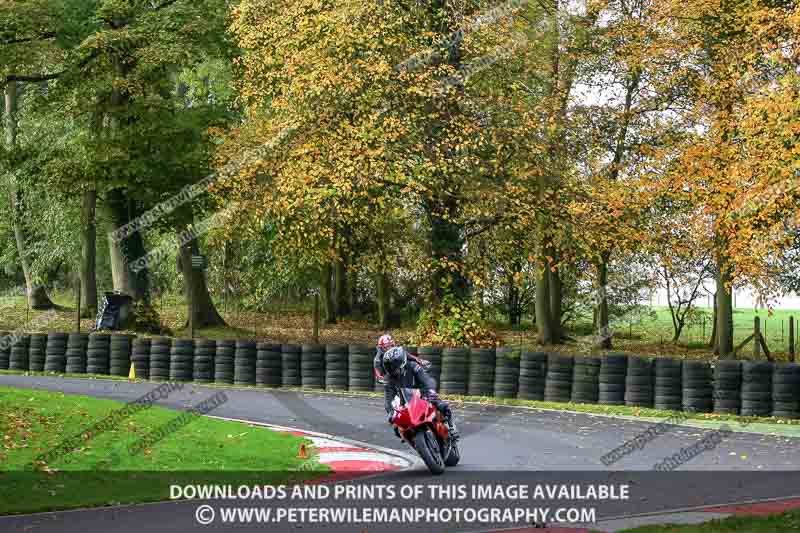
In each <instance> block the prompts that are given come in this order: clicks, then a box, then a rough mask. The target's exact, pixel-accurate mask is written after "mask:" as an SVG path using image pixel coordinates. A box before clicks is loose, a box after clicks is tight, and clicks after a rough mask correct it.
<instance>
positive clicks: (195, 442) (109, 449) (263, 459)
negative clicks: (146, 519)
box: [0, 387, 328, 514]
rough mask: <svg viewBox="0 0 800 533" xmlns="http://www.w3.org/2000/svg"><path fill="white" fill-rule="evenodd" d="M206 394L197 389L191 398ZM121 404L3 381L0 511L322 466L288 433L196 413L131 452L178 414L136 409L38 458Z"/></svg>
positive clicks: (257, 479)
mask: <svg viewBox="0 0 800 533" xmlns="http://www.w3.org/2000/svg"><path fill="white" fill-rule="evenodd" d="M210 396H212V394H211V393H209V394H202V395H201V394H198V395H197V397H196V398H195V399H193V400H192V402H191V403H193V404H196V403H199V402H200V401H202V400H204V399H207V398H208V397H210ZM123 405H124V404H122V403H120V402H116V401H111V400H99V399H96V398H90V397H86V396H75V395H65V394H63V393H56V392H46V391H36V390H27V389H15V388H10V387H0V434H2V435H3V440H2V442H1V443H0V465H2V471H0V514H13V513H23V512H37V511H46V510H57V509H68V508H73V507H79V506H80V507H83V506H98V505H109V504H119V503H139V502H148V501H160V500H164V499H168V498H169V486H170V485H171V484H186V483H203V482H205V483H212V482H213V483H220V482H222V481H221V480H225V479H229V480H230V481H231V482H234V483H235V484H239V483H247V484H249V483H256V484H260V485H263V484H279V483H288V482H293V481H302V480H304V479H312V478H315V477H318V476H320V475H322V474H323V473H325V472H327V471H328V467H327V466H324V465H320V464H319V463H318V462H316V460H315V459H314V458H313V457H312V458H311V459H308V460H303V459H298V458H297V452H298V450H299V446H300V444H301V443H308V441H306V440H304V439H302V438H299V437H296V436H293V435H290V434H286V433H277V432H273V431H270V430H267V429H265V428H262V427H255V426H249V425H246V424H240V423H237V422H230V421H225V420H217V419H211V418H207V417H197V418H195V419H193V420H191V422H190V423H188V425H185V426H183V427H181V428H180V429H179V430H178V431H176V432H174V433H172V434H169V435H168V436H166V438H164V439H163V440H161V441H159V442H156V443H155V444H153V445H152V446H151V447H150V448H146V449H145V450H144V451H143V452H141V453H138V454H133V455H131V454H129V453H128V446H129V445H131V444H134V443H136V442H138V441H139V440H140V439H141V438H143V437H144V436H146V435H149V434H150V433H151V432H152V431H153V430H154V429H157V428H159V427H161V426H162V425H164V424H166V423H168V422H170V421H172V420H174V419H176V418H177V417H178V416H179V415H180V413H179V412H177V411H171V410H168V409H163V408H160V407H157V406H153V407H150V408H148V409H145V410H142V411H139V412H138V413H136V414H135V415H133V416H131V417H130V418H127V419H124V420H122V421H121V422H120V423H119V424H118V425H117V426H115V427H114V428H112V429H111V430H109V431H106V432H103V433H99V434H97V435H93V436H92V437H91V438H89V439H87V440H84V442H83V445H82V446H81V447H80V448H78V449H77V450H74V451H72V452H71V453H69V454H67V455H66V456H64V457H61V458H56V459H54V460H53V461H52V462H51V463H50V464H44V463H42V462H36V458H37V457H39V456H40V455H41V454H42V453H44V452H47V451H49V450H51V449H53V448H54V447H56V446H57V445H59V443H61V442H62V440H63V439H65V438H67V437H72V436H74V435H78V434H80V433H82V432H83V431H84V430H86V429H89V428H91V427H92V426H93V424H94V423H96V422H97V421H99V420H101V419H103V418H104V417H106V416H108V414H109V413H111V412H112V411H114V410H115V409H118V408H120V407H122V406H123Z"/></svg>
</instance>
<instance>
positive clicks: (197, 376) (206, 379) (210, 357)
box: [192, 339, 217, 383]
mask: <svg viewBox="0 0 800 533" xmlns="http://www.w3.org/2000/svg"><path fill="white" fill-rule="evenodd" d="M216 353H217V341H215V340H213V339H197V340H196V341H195V343H194V362H193V363H192V379H193V380H194V382H195V383H214V355H216Z"/></svg>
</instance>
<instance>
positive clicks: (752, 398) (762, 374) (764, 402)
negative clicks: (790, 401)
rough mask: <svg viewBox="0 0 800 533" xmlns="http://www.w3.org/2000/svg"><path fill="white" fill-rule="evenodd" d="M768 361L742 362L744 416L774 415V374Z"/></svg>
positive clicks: (742, 411) (742, 410)
mask: <svg viewBox="0 0 800 533" xmlns="http://www.w3.org/2000/svg"><path fill="white" fill-rule="evenodd" d="M773 372H774V368H773V365H772V363H769V362H767V361H744V362H742V409H741V413H742V416H770V415H771V414H772V374H773Z"/></svg>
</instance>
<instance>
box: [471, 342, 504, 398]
mask: <svg viewBox="0 0 800 533" xmlns="http://www.w3.org/2000/svg"><path fill="white" fill-rule="evenodd" d="M496 364H497V352H496V351H495V349H494V348H473V349H471V350H470V351H469V381H468V382H467V394H469V395H470V396H492V395H494V369H495V365H496Z"/></svg>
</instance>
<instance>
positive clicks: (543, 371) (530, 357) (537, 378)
mask: <svg viewBox="0 0 800 533" xmlns="http://www.w3.org/2000/svg"><path fill="white" fill-rule="evenodd" d="M546 379H547V354H546V353H544V352H528V351H524V352H522V354H521V355H520V358H519V387H518V389H517V398H519V399H521V400H537V401H542V400H544V388H545V387H544V386H545V381H546Z"/></svg>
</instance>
